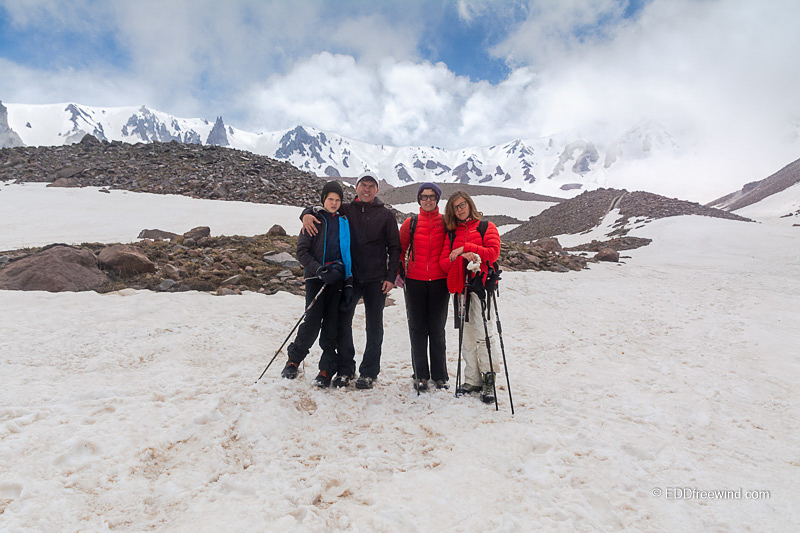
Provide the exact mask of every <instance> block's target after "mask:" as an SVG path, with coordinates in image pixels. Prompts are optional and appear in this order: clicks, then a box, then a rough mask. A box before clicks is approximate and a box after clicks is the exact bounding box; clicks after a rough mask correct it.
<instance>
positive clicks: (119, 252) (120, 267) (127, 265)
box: [97, 244, 156, 277]
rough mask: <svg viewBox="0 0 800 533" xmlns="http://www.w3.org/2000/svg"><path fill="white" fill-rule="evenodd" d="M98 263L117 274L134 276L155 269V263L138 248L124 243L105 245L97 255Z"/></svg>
mask: <svg viewBox="0 0 800 533" xmlns="http://www.w3.org/2000/svg"><path fill="white" fill-rule="evenodd" d="M97 260H98V261H99V262H100V264H101V265H102V266H104V267H106V268H110V269H111V270H113V271H114V272H116V273H117V274H118V275H119V276H122V277H125V276H135V275H137V274H147V273H149V272H155V271H156V265H155V264H153V262H152V261H150V260H149V259H148V258H147V256H146V255H144V254H143V253H142V252H140V251H139V249H138V248H135V247H133V246H128V245H126V244H114V245H111V246H106V247H105V248H103V249H102V250H101V251H100V254H99V255H98V256H97Z"/></svg>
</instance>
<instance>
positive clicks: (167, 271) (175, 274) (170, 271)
mask: <svg viewBox="0 0 800 533" xmlns="http://www.w3.org/2000/svg"><path fill="white" fill-rule="evenodd" d="M161 273H162V274H164V276H166V277H167V278H169V279H172V280H175V281H178V280H179V279H181V271H180V269H179V268H178V267H176V266H175V265H172V264H169V263H167V264H166V265H163V266H162V267H161Z"/></svg>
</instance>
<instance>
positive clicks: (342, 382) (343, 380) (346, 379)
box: [333, 374, 353, 389]
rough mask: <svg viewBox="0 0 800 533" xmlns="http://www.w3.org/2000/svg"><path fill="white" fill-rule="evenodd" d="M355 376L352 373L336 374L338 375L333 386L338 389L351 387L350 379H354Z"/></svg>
mask: <svg viewBox="0 0 800 533" xmlns="http://www.w3.org/2000/svg"><path fill="white" fill-rule="evenodd" d="M352 379H353V376H351V375H350V374H336V377H335V378H333V386H334V387H336V388H337V389H340V388H342V387H349V386H350V381H352Z"/></svg>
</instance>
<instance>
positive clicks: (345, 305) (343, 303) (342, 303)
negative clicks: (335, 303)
mask: <svg viewBox="0 0 800 533" xmlns="http://www.w3.org/2000/svg"><path fill="white" fill-rule="evenodd" d="M352 305H353V276H350V277H349V278H347V280H345V282H344V288H343V289H342V297H341V299H340V300H339V311H342V312H345V311H347V310H349V309H350V307H351V306H352Z"/></svg>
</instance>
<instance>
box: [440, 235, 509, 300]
mask: <svg viewBox="0 0 800 533" xmlns="http://www.w3.org/2000/svg"><path fill="white" fill-rule="evenodd" d="M479 223H480V220H468V221H466V222H459V224H458V226H456V237H455V239H454V240H453V244H452V245H451V244H450V239H449V238H446V239H445V241H444V246H443V247H442V255H441V256H440V257H439V264H440V265H441V267H442V268H443V269H444V270H445V271H446V272H447V289H448V290H449V291H450V292H451V293H453V294H455V293H459V292H462V291H463V290H464V277H465V272H466V268H467V261H466V260H465V259H464V258H463V257H457V258H456V260H455V261H453V262H450V252H452V251H453V250H454V249H455V248H459V247H461V246H463V247H464V251H465V252H474V253H476V254H478V255H479V256H481V276H485V275H486V272H487V271H488V270H489V268H488V266H487V265H486V263H487V261H488V263H489V264H494V262H495V261H497V258H498V257H500V233H499V232H498V231H497V226H495V225H494V224H493V223H491V222H489V223H488V224H489V227H488V228H486V234H485V235H484V236H483V238H482V239H481V233H480V232H479V231H478V224H479Z"/></svg>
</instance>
